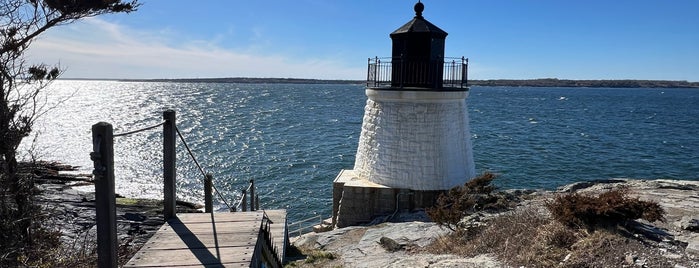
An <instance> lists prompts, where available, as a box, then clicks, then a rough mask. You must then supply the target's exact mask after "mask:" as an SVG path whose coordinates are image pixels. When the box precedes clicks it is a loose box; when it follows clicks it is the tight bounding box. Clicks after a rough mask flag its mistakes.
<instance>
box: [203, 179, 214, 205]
mask: <svg viewBox="0 0 699 268" xmlns="http://www.w3.org/2000/svg"><path fill="white" fill-rule="evenodd" d="M213 180H214V176H213V175H211V174H206V178H205V179H204V212H206V213H210V212H213V211H214V204H213V198H212V196H211V194H212V193H211V192H212V191H211V188H212V187H213Z"/></svg>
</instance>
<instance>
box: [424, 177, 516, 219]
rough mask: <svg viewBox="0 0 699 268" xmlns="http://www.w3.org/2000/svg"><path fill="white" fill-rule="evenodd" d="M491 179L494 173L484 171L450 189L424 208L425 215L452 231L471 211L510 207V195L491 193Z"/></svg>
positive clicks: (492, 189)
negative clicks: (461, 184) (431, 205)
mask: <svg viewBox="0 0 699 268" xmlns="http://www.w3.org/2000/svg"><path fill="white" fill-rule="evenodd" d="M493 179H495V174H493V173H489V172H486V173H483V175H480V176H478V177H475V178H473V179H471V180H470V181H468V182H466V183H465V184H464V185H463V186H457V187H454V188H452V189H450V190H449V191H447V192H446V193H443V194H441V195H439V197H438V198H437V202H436V203H435V205H434V206H433V207H432V208H428V209H426V212H427V215H428V216H429V217H430V219H432V221H434V222H435V223H437V224H438V225H440V226H445V227H447V228H449V229H451V230H452V231H454V230H456V229H457V224H458V223H459V222H460V221H461V219H463V218H464V217H465V216H467V215H470V214H471V213H473V212H476V211H481V210H486V211H501V210H503V209H505V208H509V207H511V206H512V203H513V202H511V201H512V200H511V199H513V198H512V197H511V196H507V195H505V194H494V193H493V191H494V190H495V189H496V187H495V186H493V185H491V184H490V183H491V182H492V181H493Z"/></svg>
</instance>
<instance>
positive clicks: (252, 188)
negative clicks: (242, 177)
mask: <svg viewBox="0 0 699 268" xmlns="http://www.w3.org/2000/svg"><path fill="white" fill-rule="evenodd" d="M250 211H255V180H250Z"/></svg>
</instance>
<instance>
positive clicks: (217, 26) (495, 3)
mask: <svg viewBox="0 0 699 268" xmlns="http://www.w3.org/2000/svg"><path fill="white" fill-rule="evenodd" d="M141 2H142V4H143V5H142V6H141V7H140V9H139V10H138V11H137V12H135V13H131V14H118V15H107V16H100V17H96V18H91V19H86V20H83V21H80V22H77V23H74V24H70V25H66V26H61V27H57V28H53V29H51V30H50V31H49V32H47V33H45V34H44V35H42V36H41V37H40V39H39V40H37V41H36V42H35V43H34V44H33V45H32V49H31V51H30V54H29V56H30V61H33V62H44V63H51V64H52V63H60V65H61V66H62V67H63V68H64V69H65V73H64V75H63V77H66V78H205V77H295V78H320V79H364V78H365V77H366V63H367V58H369V57H374V56H379V57H381V56H390V53H391V40H390V38H389V36H388V35H389V34H390V33H391V32H392V31H393V30H395V29H397V28H398V27H400V26H401V25H403V24H404V23H406V22H408V21H409V20H410V19H412V17H413V16H414V12H413V5H414V4H415V1H412V0H410V1H408V0H391V1H388V0H352V1H349V0H345V1H337V0H294V1H289V0H286V1H282V0H266V1H232V0H207V1H194V2H193V1H181V0H141ZM192 3H195V4H192ZM423 3H424V4H425V11H424V13H423V15H424V16H425V18H426V19H427V20H429V21H430V22H432V23H434V24H435V25H437V26H439V27H440V28H442V29H443V30H445V31H446V32H448V33H449V35H448V36H447V40H446V50H447V51H446V53H445V54H446V55H447V56H454V57H460V56H465V57H467V58H469V59H470V69H469V77H470V78H472V79H506V78H512V79H531V78H562V79H662V80H688V81H699V15H698V14H697V10H699V1H696V0H673V1H661V0H656V1H649V0H614V1H608V0H605V1H600V0H586V1H567V0H566V1H562V0H555V1H554V0H529V1H525V0H488V1H470V0H469V1H465V0H424V1H423Z"/></svg>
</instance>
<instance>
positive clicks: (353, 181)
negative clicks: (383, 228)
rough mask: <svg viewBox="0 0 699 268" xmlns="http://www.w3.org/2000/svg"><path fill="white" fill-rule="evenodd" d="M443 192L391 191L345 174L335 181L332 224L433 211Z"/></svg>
mask: <svg viewBox="0 0 699 268" xmlns="http://www.w3.org/2000/svg"><path fill="white" fill-rule="evenodd" d="M442 192H444V191H443V190H435V191H417V190H410V189H399V188H391V187H388V186H385V185H380V184H376V183H373V182H370V181H368V180H364V179H360V178H359V177H357V174H356V172H355V171H354V170H342V171H340V174H338V175H337V177H336V178H335V181H333V215H332V223H333V226H335V227H337V228H342V227H347V226H352V225H360V224H366V223H370V222H371V221H373V220H374V219H375V218H376V217H381V216H386V217H388V216H390V215H393V214H394V213H396V212H404V211H413V210H416V209H424V208H427V207H431V206H432V205H433V204H434V202H435V200H436V199H437V197H438V196H439V194H440V193H442Z"/></svg>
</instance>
